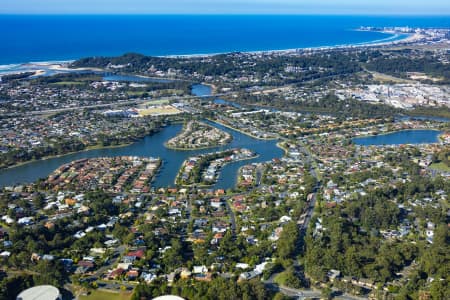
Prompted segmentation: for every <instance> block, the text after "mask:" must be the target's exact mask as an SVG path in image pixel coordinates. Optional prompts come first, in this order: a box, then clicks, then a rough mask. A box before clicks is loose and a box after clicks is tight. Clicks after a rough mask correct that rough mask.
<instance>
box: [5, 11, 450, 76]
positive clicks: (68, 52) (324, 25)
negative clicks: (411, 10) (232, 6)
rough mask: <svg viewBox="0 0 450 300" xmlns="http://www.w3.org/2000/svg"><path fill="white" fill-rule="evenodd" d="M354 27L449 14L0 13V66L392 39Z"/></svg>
mask: <svg viewBox="0 0 450 300" xmlns="http://www.w3.org/2000/svg"><path fill="white" fill-rule="evenodd" d="M360 26H410V27H439V28H443V27H446V28H448V27H450V17H449V16H432V17H412V16H407V17H406V16H405V17H393V16H388V17H380V16H306V15H303V16H298V15H292V16H291V15H289V16H284V15H214V16H213V15H65V16H62V15H1V14H0V28H2V30H1V31H2V33H1V35H0V38H1V42H0V65H3V68H4V65H7V64H20V63H27V62H42V61H64V60H73V59H78V58H81V57H87V56H115V55H121V54H123V53H127V52H138V53H142V54H146V55H156V56H162V55H188V54H211V53H223V52H235V51H265V50H283V49H296V48H310V47H321V46H335V45H348V44H360V43H370V42H373V41H380V40H384V39H396V38H399V37H392V36H390V35H388V34H383V33H379V32H361V31H356V30H355V29H357V28H358V27H360Z"/></svg>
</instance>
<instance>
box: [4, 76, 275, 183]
mask: <svg viewBox="0 0 450 300" xmlns="http://www.w3.org/2000/svg"><path fill="white" fill-rule="evenodd" d="M192 93H193V94H195V95H197V96H204V95H209V94H211V88H210V87H208V86H200V85H194V86H193V89H192ZM208 123H209V124H211V125H213V126H216V127H217V128H219V129H221V130H224V131H226V132H228V133H230V134H231V135H232V136H233V140H232V141H231V142H230V143H229V144H227V145H224V146H220V147H215V148H210V149H202V150H193V151H178V150H171V149H168V148H166V147H165V146H164V143H165V142H167V141H168V140H169V139H171V138H173V137H174V136H176V135H177V134H178V133H179V132H180V131H181V130H182V125H181V124H174V125H169V126H167V127H165V128H163V129H162V130H161V131H160V132H157V133H155V134H153V135H150V136H146V137H145V138H143V139H142V140H140V141H138V142H136V143H133V144H131V145H128V146H124V147H117V148H105V149H95V150H88V151H82V152H78V153H73V154H68V155H64V156H60V157H54V158H49V159H45V160H38V161H33V162H30V163H27V164H24V165H21V166H17V167H14V168H9V169H3V170H0V187H4V186H9V185H14V184H21V183H30V182H34V181H36V180H37V179H39V178H45V177H47V176H48V175H49V174H50V173H51V172H53V171H54V170H55V169H57V168H58V167H59V166H61V165H62V164H66V163H69V162H71V161H73V160H77V159H82V158H93V157H114V156H143V157H159V158H161V159H162V160H163V164H162V167H161V170H160V172H159V173H158V175H157V177H156V178H155V180H154V182H153V183H152V186H155V187H166V186H173V185H174V180H175V177H176V175H177V172H178V170H179V168H180V167H181V165H182V163H183V161H184V160H185V159H187V158H188V157H189V156H195V155H199V154H203V153H208V152H213V151H219V150H225V149H229V148H248V149H250V150H253V151H254V152H256V153H257V154H258V157H256V158H254V159H250V160H245V161H240V162H236V163H230V164H227V165H225V166H224V167H223V168H222V170H221V174H220V176H219V179H218V181H217V183H216V184H215V185H214V186H213V188H216V189H218V188H223V189H228V188H232V187H234V186H235V185H236V180H237V173H238V170H239V168H240V167H241V166H243V165H245V164H249V163H254V162H265V161H269V160H271V159H273V158H281V157H282V156H283V151H282V150H281V149H280V148H278V147H277V146H276V143H277V141H276V140H272V141H267V140H258V139H254V138H252V137H249V136H247V135H244V134H242V133H240V132H237V131H235V130H232V129H229V128H226V127H224V126H222V125H220V124H217V123H212V122H209V121H208Z"/></svg>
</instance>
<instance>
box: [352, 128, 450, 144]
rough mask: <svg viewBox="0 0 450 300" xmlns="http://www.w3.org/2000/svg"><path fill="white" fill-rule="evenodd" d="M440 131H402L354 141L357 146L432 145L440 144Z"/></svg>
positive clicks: (358, 138)
mask: <svg viewBox="0 0 450 300" xmlns="http://www.w3.org/2000/svg"><path fill="white" fill-rule="evenodd" d="M440 134H442V132H441V131H438V130H402V131H396V132H392V133H388V134H379V135H373V136H366V137H357V138H354V139H353V142H354V143H355V144H356V145H361V146H372V145H377V146H381V145H402V144H431V143H437V142H439V135H440Z"/></svg>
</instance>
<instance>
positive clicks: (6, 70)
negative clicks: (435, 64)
mask: <svg viewBox="0 0 450 300" xmlns="http://www.w3.org/2000/svg"><path fill="white" fill-rule="evenodd" d="M352 30H353V31H367V30H360V29H352ZM377 32H379V33H383V34H387V35H390V36H389V37H386V38H383V39H377V40H372V41H367V42H361V43H350V44H336V45H322V46H313V47H298V48H288V49H266V50H249V51H245V50H244V51H238V52H240V53H247V54H255V55H257V54H265V53H270V54H292V53H296V52H299V51H322V50H323V51H326V50H333V49H346V48H352V49H355V48H364V47H378V46H390V45H392V46H393V45H396V44H402V43H412V42H415V41H417V40H418V39H420V37H421V35H420V34H406V33H405V34H404V35H405V37H404V38H401V39H395V38H396V37H397V36H399V33H395V32H391V31H377ZM227 53H231V52H230V51H224V52H214V53H190V54H175V55H174V54H168V55H155V57H161V58H201V57H211V56H215V55H221V54H227ZM150 56H151V55H150ZM81 58H82V57H79V58H74V59H67V60H54V61H53V60H48V61H32V62H12V63H5V64H0V77H1V75H7V74H17V73H23V72H26V71H29V70H30V68H33V69H31V71H44V72H45V70H39V69H37V68H38V67H44V68H47V69H48V70H50V71H56V72H58V71H59V72H76V71H97V72H99V71H104V70H103V69H99V68H76V69H71V68H68V67H67V66H68V65H69V64H70V63H72V62H74V61H76V60H78V59H81ZM27 66H28V67H29V68H28V69H27V68H26V67H27Z"/></svg>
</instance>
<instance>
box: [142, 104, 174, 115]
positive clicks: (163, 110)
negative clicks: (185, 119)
mask: <svg viewBox="0 0 450 300" xmlns="http://www.w3.org/2000/svg"><path fill="white" fill-rule="evenodd" d="M179 113H181V111H180V110H178V109H176V108H175V107H173V106H170V105H164V106H157V107H151V108H145V109H140V110H139V115H140V116H154V115H176V114H179Z"/></svg>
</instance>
